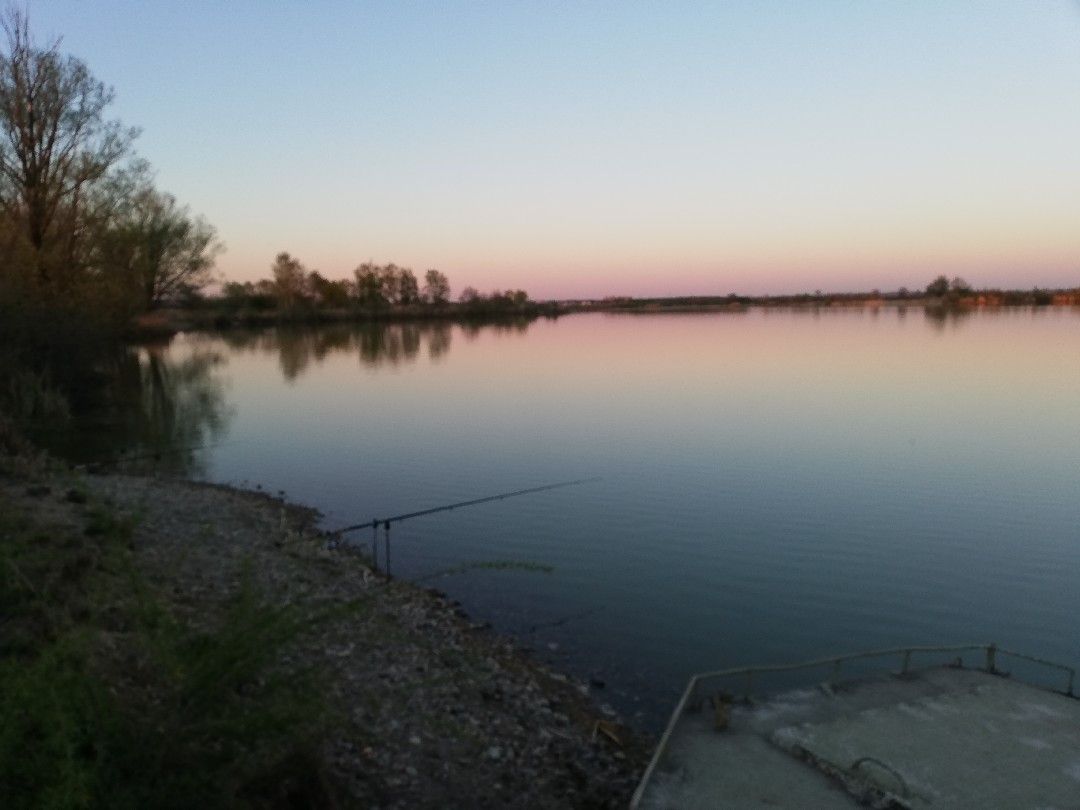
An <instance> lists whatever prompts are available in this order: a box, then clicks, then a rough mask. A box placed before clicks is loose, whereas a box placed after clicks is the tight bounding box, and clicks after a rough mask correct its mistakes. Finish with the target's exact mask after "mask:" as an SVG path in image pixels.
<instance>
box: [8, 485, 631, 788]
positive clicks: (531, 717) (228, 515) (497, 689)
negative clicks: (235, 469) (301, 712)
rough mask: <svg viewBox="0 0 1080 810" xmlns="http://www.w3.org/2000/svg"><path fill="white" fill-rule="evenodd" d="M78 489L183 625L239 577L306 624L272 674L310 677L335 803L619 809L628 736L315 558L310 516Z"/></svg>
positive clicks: (548, 678)
mask: <svg viewBox="0 0 1080 810" xmlns="http://www.w3.org/2000/svg"><path fill="white" fill-rule="evenodd" d="M69 484H70V481H64V482H59V483H57V484H55V485H54V486H53V487H37V488H33V487H31V488H26V487H20V488H18V491H12V492H9V493H8V494H9V495H12V496H13V497H17V498H19V499H20V501H22V502H24V503H27V504H31V505H32V507H33V508H35V509H37V510H39V511H42V510H43V511H48V512H51V513H52V514H50V516H49V517H50V519H51V520H58V519H59V520H63V517H64V516H63V512H64V510H71V509H76V508H77V504H75V503H72V502H71V501H70V500H69V499H68V498H67V497H66V496H65V493H67V492H70V487H69ZM78 486H80V487H83V488H85V490H86V491H88V492H89V494H90V496H91V498H93V499H95V500H98V501H103V502H105V503H107V504H109V505H111V506H112V507H114V508H115V509H117V510H119V511H120V512H123V513H126V514H130V515H132V516H134V517H135V518H136V521H137V523H136V530H135V557H136V561H137V564H138V565H139V567H140V569H142V571H143V572H144V573H145V575H146V576H147V577H148V578H149V579H150V580H151V581H152V582H153V583H155V584H156V585H157V586H158V588H159V589H160V590H161V592H162V593H163V594H164V595H165V597H166V598H167V600H168V602H169V603H170V604H171V605H172V607H173V609H174V610H175V611H176V612H178V613H179V614H181V615H184V616H185V617H187V618H188V619H189V620H191V621H192V622H193V623H195V624H200V623H209V624H212V623H213V622H214V621H215V620H216V618H215V617H217V616H220V615H221V609H222V607H223V606H224V605H225V604H226V603H227V602H228V601H229V599H230V598H231V597H232V596H234V595H235V593H236V591H237V589H238V588H239V587H240V583H241V581H242V579H243V578H244V577H245V576H246V577H247V578H248V579H249V580H250V581H251V582H252V583H253V584H254V586H255V588H256V590H257V592H258V593H260V594H262V595H263V596H264V598H266V599H268V600H269V601H271V602H273V603H276V604H282V605H284V604H291V605H296V606H299V607H301V608H302V609H303V610H304V611H306V613H305V615H308V616H311V617H312V618H311V620H310V622H309V623H308V624H307V626H306V629H305V631H304V633H303V634H302V636H301V637H300V640H299V641H298V642H294V643H293V644H292V645H291V647H290V648H289V650H288V652H287V653H286V654H285V655H284V660H283V661H282V662H281V663H282V665H283V666H286V667H289V666H296V667H300V668H303V669H309V668H313V669H314V670H315V671H316V672H317V673H318V682H319V683H320V684H321V689H322V690H323V691H324V693H325V694H324V698H325V700H326V702H327V703H328V705H329V706H330V707H331V710H332V711H331V714H332V716H333V718H334V723H333V725H332V731H331V733H330V734H329V735H328V739H327V741H326V742H325V744H324V746H323V755H324V758H325V761H326V769H327V771H328V773H329V775H330V777H331V779H332V780H333V781H334V782H335V783H336V784H338V785H340V786H344V792H345V794H346V795H347V796H348V797H350V802H349V803H355V804H356V805H357V806H363V807H371V808H406V807H407V808H428V807H430V808H435V807H438V808H457V807H460V808H485V807H499V808H502V807H522V808H568V807H570V808H573V807H582V808H585V807H588V808H607V807H624V806H626V804H627V802H628V800H629V797H630V794H631V793H632V791H633V788H634V786H635V784H636V781H637V778H638V776H639V774H640V772H641V770H642V768H643V766H644V763H645V759H646V757H647V747H646V744H645V742H644V741H643V740H642V739H641V738H639V737H637V736H635V735H634V734H632V733H631V732H630V731H629V730H627V729H626V728H624V727H622V726H619V725H618V724H616V723H613V722H611V721H610V718H607V717H605V716H604V715H603V714H602V713H600V712H599V711H597V710H595V709H594V707H593V706H592V704H591V703H590V702H589V700H588V698H587V696H586V694H585V692H586V690H585V688H584V687H583V686H581V685H579V684H575V683H572V682H570V681H568V680H567V679H566V678H564V677H562V676H560V675H558V674H557V673H553V672H550V671H548V670H547V669H545V668H544V667H542V666H541V665H540V664H538V663H536V662H534V661H532V660H531V659H529V658H528V657H527V656H526V655H525V654H524V653H522V652H520V651H518V650H516V649H515V648H514V646H513V644H512V643H511V642H509V641H508V640H506V639H501V638H499V637H496V636H494V635H493V634H491V633H490V632H489V631H487V630H485V629H484V628H482V627H480V626H478V625H475V624H473V623H471V622H470V621H469V620H468V618H467V617H466V616H464V615H463V614H462V613H461V611H460V610H459V608H458V607H457V606H456V605H455V604H453V603H451V602H449V601H448V600H447V599H446V598H445V597H444V596H443V595H441V594H439V593H438V592H436V591H428V590H423V589H421V588H418V587H417V586H414V585H411V584H409V583H405V582H399V581H395V580H392V579H388V578H386V577H384V576H383V575H381V574H379V573H377V572H374V571H372V570H371V569H370V568H369V567H368V566H367V565H366V563H365V560H364V558H362V557H360V556H359V555H357V554H356V553H354V552H351V551H347V550H331V547H332V544H329V543H328V542H327V538H325V537H323V536H321V535H320V534H319V533H318V532H317V531H316V530H315V529H314V528H313V523H314V518H315V515H314V513H313V512H311V511H309V510H305V509H302V508H299V507H293V506H288V505H286V504H284V503H282V502H280V501H277V500H275V499H272V498H269V497H267V496H264V495H261V494H257V493H251V492H241V491H236V490H232V489H228V488H222V487H214V486H210V485H203V484H196V483H191V482H184V481H178V480H171V479H155V478H149V477H134V476H120V475H81V476H79V478H78Z"/></svg>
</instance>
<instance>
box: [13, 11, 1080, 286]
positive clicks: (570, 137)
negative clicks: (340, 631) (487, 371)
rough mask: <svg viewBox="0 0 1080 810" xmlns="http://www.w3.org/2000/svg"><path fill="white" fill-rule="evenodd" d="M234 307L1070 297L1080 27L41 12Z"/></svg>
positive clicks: (693, 17) (842, 20)
mask: <svg viewBox="0 0 1080 810" xmlns="http://www.w3.org/2000/svg"><path fill="white" fill-rule="evenodd" d="M30 13H31V21H32V24H33V26H34V28H35V29H36V33H37V36H38V38H39V39H41V40H44V39H47V38H50V37H52V36H56V35H62V36H63V45H62V48H63V50H65V51H67V52H70V53H72V54H75V55H76V56H79V57H80V58H82V59H83V60H84V61H85V62H86V63H87V64H88V65H89V66H90V68H91V70H92V71H93V72H94V73H95V75H96V76H97V77H98V78H100V79H102V80H103V81H105V82H106V83H108V84H110V85H112V86H113V87H114V88H115V90H116V103H115V105H114V107H113V111H114V114H115V115H116V116H117V117H119V118H121V119H122V120H123V121H124V122H125V123H127V124H131V125H136V126H139V127H141V128H142V135H141V136H140V138H139V140H138V142H137V145H138V151H139V152H140V154H141V155H142V156H144V157H146V158H147V159H149V160H150V161H151V163H153V165H154V166H155V167H156V168H157V170H158V180H159V184H160V186H161V187H162V188H165V189H167V190H169V191H172V192H173V193H174V194H176V195H177V196H178V197H179V198H180V199H181V200H182V201H183V202H185V203H187V204H189V205H190V206H191V208H192V209H193V211H195V212H198V213H201V214H203V215H205V216H206V217H207V219H208V220H209V221H210V222H211V223H213V224H214V225H215V226H216V227H217V229H218V231H219V234H220V236H221V238H222V239H223V241H224V242H225V243H226V244H227V246H228V251H227V252H226V253H225V254H224V255H223V256H222V257H221V259H220V260H219V262H218V266H219V269H220V270H221V271H222V273H223V275H224V276H225V277H226V278H227V279H230V280H253V279H256V278H260V277H265V276H267V275H268V274H269V266H270V263H271V261H272V259H273V257H274V255H275V254H276V253H277V252H278V251H281V250H288V251H290V252H291V253H293V254H294V255H296V256H298V257H299V258H300V259H301V260H302V261H304V262H305V263H306V264H307V266H308V267H309V268H313V269H314V268H317V269H319V270H320V271H321V272H322V273H323V274H324V275H327V276H330V277H335V278H336V277H343V276H345V275H351V271H352V268H353V267H354V266H355V265H356V264H358V263H359V262H361V261H367V260H372V261H376V262H380V263H382V262H388V261H394V262H397V263H398V264H401V265H406V266H409V267H412V268H414V269H415V270H416V271H418V272H419V271H422V270H423V269H425V268H427V267H438V268H440V269H441V270H443V271H444V272H445V273H447V274H448V275H449V276H450V280H451V282H452V284H453V287H454V294H455V295H456V294H457V293H458V292H459V291H460V289H461V288H462V287H463V286H465V285H472V286H475V287H479V288H481V289H483V290H488V289H491V288H494V287H499V288H504V287H513V288H517V287H521V288H525V289H526V290H528V291H529V292H530V293H531V294H532V295H533V297H536V298H549V297H558V298H568V297H591V296H602V295H626V294H632V295H665V294H702V295H711V294H727V293H729V292H733V291H734V292H739V293H748V294H757V293H779V292H802V291H812V290H814V289H823V290H841V289H857V290H869V289H872V288H875V287H876V288H881V289H892V288H896V287H898V286H901V285H904V286H908V287H911V288H915V287H921V286H924V285H925V284H926V283H927V282H928V281H929V280H930V279H931V278H932V277H933V276H934V275H936V274H938V273H945V274H947V275H950V276H951V275H956V274H959V275H962V276H964V277H965V278H966V279H967V280H968V281H970V282H971V283H973V284H975V285H976V286H1016V287H1031V286H1033V285H1039V286H1076V285H1080V5H1078V4H1077V3H1075V2H1070V0H1039V1H1038V2H1034V1H1033V0H1015V2H960V1H959V0H957V1H956V2H899V0H897V2H891V3H884V2H869V1H868V0H860V1H859V2H855V1H852V2H839V1H837V2H818V3H812V2H745V3H719V2H716V3H700V4H699V3H676V2H655V3H629V2H615V3H586V2H567V3H556V2H535V3H523V2H504V3H495V2H491V3H441V2H440V3H436V2H426V3H397V2H385V3H363V4H362V3H346V2H335V3H330V2H299V0H296V1H295V2H284V1H282V2H254V0H247V1H244V0H230V2H226V3H222V2H183V3H179V2H177V3H166V2H148V3H135V2H119V1H118V0H93V2H90V1H89V0H48V1H47V2H46V1H45V0H39V2H34V3H32V4H31V6H30Z"/></svg>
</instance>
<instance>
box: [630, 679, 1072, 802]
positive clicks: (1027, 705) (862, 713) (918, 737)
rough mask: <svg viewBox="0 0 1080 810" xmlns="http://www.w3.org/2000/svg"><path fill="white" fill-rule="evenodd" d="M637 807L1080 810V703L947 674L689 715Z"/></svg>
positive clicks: (699, 707) (1005, 682) (871, 682)
mask: <svg viewBox="0 0 1080 810" xmlns="http://www.w3.org/2000/svg"><path fill="white" fill-rule="evenodd" d="M683 709H684V710H683V711H682V713H681V715H680V716H679V717H678V719H677V722H676V723H675V725H674V727H673V728H672V732H671V735H670V738H669V739H668V740H667V745H666V747H665V749H664V750H663V752H662V756H661V757H660V759H659V760H658V761H657V763H656V767H655V770H654V771H653V773H652V774H651V776H650V777H649V778H648V779H647V781H646V782H645V783H644V785H643V790H642V791H641V793H640V794H639V796H638V800H637V804H636V807H640V808H652V809H653V810H659V809H660V808H663V809H664V810H674V808H680V810H681V809H682V808H686V809H687V810H693V809H694V808H720V807H724V808H726V807H732V808H758V807H762V808H765V807H768V808H787V807H791V808H796V807H798V808H833V807H836V808H843V807H858V806H868V805H869V806H874V807H889V808H911V810H921V809H922V808H989V807H1008V808H1041V810H1049V808H1057V809H1058V810H1066V809H1067V808H1074V809H1075V808H1080V701H1077V700H1076V699H1074V698H1071V697H1066V696H1065V695H1062V694H1060V693H1056V692H1051V691H1048V690H1044V689H1040V688H1037V687H1033V686H1028V685H1026V684H1024V683H1020V682H1017V681H1014V680H1010V679H1008V678H1005V677H1002V676H1000V675H992V674H988V673H985V672H980V671H976V670H965V669H953V668H948V667H943V668H934V669H927V670H920V671H915V672H911V673H909V674H906V675H904V676H903V677H898V676H892V675H886V676H882V677H878V678H872V679H866V680H861V681H854V682H849V683H845V684H841V685H839V686H833V687H826V688H817V687H815V688H811V689H802V690H798V691H792V692H787V693H783V694H780V695H776V696H774V697H772V698H770V699H769V700H766V701H764V702H758V703H754V704H751V705H747V706H741V705H734V706H732V707H731V708H730V712H729V713H728V719H727V727H726V728H725V729H723V730H717V724H716V719H715V714H714V711H713V709H712V708H711V706H710V704H709V701H708V700H707V699H705V700H701V701H698V702H697V703H696V704H692V705H686V706H684V707H683Z"/></svg>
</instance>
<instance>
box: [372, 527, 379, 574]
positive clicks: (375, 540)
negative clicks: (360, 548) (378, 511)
mask: <svg viewBox="0 0 1080 810" xmlns="http://www.w3.org/2000/svg"><path fill="white" fill-rule="evenodd" d="M371 567H372V568H374V569H375V570H376V571H378V570H379V521H377V520H373V521H371Z"/></svg>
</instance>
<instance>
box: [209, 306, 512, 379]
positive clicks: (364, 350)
mask: <svg viewBox="0 0 1080 810" xmlns="http://www.w3.org/2000/svg"><path fill="white" fill-rule="evenodd" d="M530 322H531V321H530V319H528V318H522V319H516V320H509V321H499V322H497V323H484V324H481V323H472V322H462V323H457V324H454V323H450V322H448V321H401V322H363V323H338V324H324V325H321V326H282V327H278V328H276V329H269V330H251V331H248V330H243V329H229V330H225V331H222V332H219V333H217V335H216V338H217V339H220V340H221V341H222V342H224V343H225V344H226V345H227V346H228V347H229V348H230V349H232V350H234V351H241V352H242V351H251V352H258V353H261V354H271V353H275V354H277V356H278V363H279V364H280V366H281V373H282V375H283V376H284V377H285V379H286V380H289V381H292V380H295V379H297V378H298V377H300V375H302V374H303V373H304V372H305V371H306V370H307V369H308V367H309V366H310V365H311V363H312V362H314V363H316V364H318V363H320V362H322V361H323V360H324V359H325V358H326V357H327V356H329V355H331V354H342V353H353V354H356V356H357V357H358V359H359V361H360V363H361V364H362V365H365V366H373V367H378V366H397V365H400V364H403V363H412V362H415V361H416V360H417V358H419V357H426V358H428V359H429V360H432V361H438V360H439V359H440V358H441V357H443V356H444V355H445V354H446V353H447V352H448V351H450V346H451V344H452V342H453V335H454V332H455V331H458V332H460V333H461V335H462V336H463V337H464V338H465V339H466V340H471V339H473V338H475V337H476V336H477V335H478V334H479V333H480V332H481V331H484V330H487V331H491V332H496V333H508V332H512V333H520V334H524V333H525V332H526V331H528V328H529V324H530Z"/></svg>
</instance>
